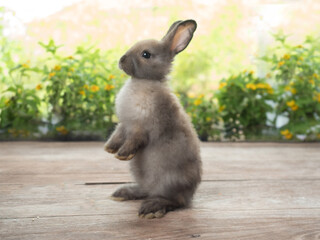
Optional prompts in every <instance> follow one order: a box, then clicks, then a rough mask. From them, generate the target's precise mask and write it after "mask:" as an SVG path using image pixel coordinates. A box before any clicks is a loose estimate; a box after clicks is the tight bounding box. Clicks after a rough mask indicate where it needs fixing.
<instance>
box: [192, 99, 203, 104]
mask: <svg viewBox="0 0 320 240" xmlns="http://www.w3.org/2000/svg"><path fill="white" fill-rule="evenodd" d="M201 103H202V100H201V99H196V100H195V101H194V102H193V104H194V105H195V106H199V105H200V104H201Z"/></svg>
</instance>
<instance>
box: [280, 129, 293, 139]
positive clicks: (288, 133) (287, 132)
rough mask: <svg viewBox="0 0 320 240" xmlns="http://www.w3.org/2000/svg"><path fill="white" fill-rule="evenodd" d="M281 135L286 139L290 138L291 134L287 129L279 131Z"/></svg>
mask: <svg viewBox="0 0 320 240" xmlns="http://www.w3.org/2000/svg"><path fill="white" fill-rule="evenodd" d="M280 133H281V135H283V136H284V137H285V138H286V139H291V138H292V137H293V134H292V133H291V132H290V131H289V130H288V129H286V130H283V131H280Z"/></svg>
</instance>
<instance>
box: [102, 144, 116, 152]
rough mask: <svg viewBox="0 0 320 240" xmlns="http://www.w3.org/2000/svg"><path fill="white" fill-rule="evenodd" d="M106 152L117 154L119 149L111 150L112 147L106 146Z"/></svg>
mask: <svg viewBox="0 0 320 240" xmlns="http://www.w3.org/2000/svg"><path fill="white" fill-rule="evenodd" d="M104 150H105V151H106V152H108V153H116V152H117V149H114V148H111V147H110V146H108V145H105V146H104Z"/></svg>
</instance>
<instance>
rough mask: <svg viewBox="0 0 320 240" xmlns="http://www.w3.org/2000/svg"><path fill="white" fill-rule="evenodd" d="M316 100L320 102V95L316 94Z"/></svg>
mask: <svg viewBox="0 0 320 240" xmlns="http://www.w3.org/2000/svg"><path fill="white" fill-rule="evenodd" d="M314 100H316V101H318V102H320V93H316V96H315V97H314Z"/></svg>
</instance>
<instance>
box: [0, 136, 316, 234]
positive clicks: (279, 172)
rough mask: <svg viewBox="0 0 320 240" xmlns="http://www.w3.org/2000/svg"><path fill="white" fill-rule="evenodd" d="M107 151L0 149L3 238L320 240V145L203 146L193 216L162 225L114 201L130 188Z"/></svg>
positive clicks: (170, 217) (97, 147)
mask: <svg viewBox="0 0 320 240" xmlns="http://www.w3.org/2000/svg"><path fill="white" fill-rule="evenodd" d="M102 147H103V143H101V142H72V143H65V142H64V143H61V142H0V239H19V240H20V239H48V240H51V239H70V240H73V239H178V240H179V239H248V240H249V239H277V240H278V239H280V240H282V239H320V157H319V156H320V144H278V143H277V144H275V143H266V144H264V143H231V144H230V143H204V144H202V145H201V155H202V158H203V165H204V181H203V182H202V183H201V185H200V187H199V189H198V191H197V194H196V195H195V197H194V201H193V204H192V207H191V208H189V209H183V210H179V211H175V212H171V213H168V214H167V216H165V217H164V218H162V219H155V220H142V219H139V218H138V217H137V212H138V208H139V205H140V203H141V201H129V202H114V201H112V200H110V199H109V198H108V197H109V196H110V194H111V193H112V192H113V191H114V190H115V189H116V188H117V187H119V186H120V184H119V183H122V182H129V181H132V179H131V177H130V174H129V169H128V163H126V162H122V161H118V160H116V159H114V158H113V157H112V156H111V155H109V154H107V153H105V152H103V148H102ZM86 183H96V184H94V185H86ZM99 183H104V184H99Z"/></svg>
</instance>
